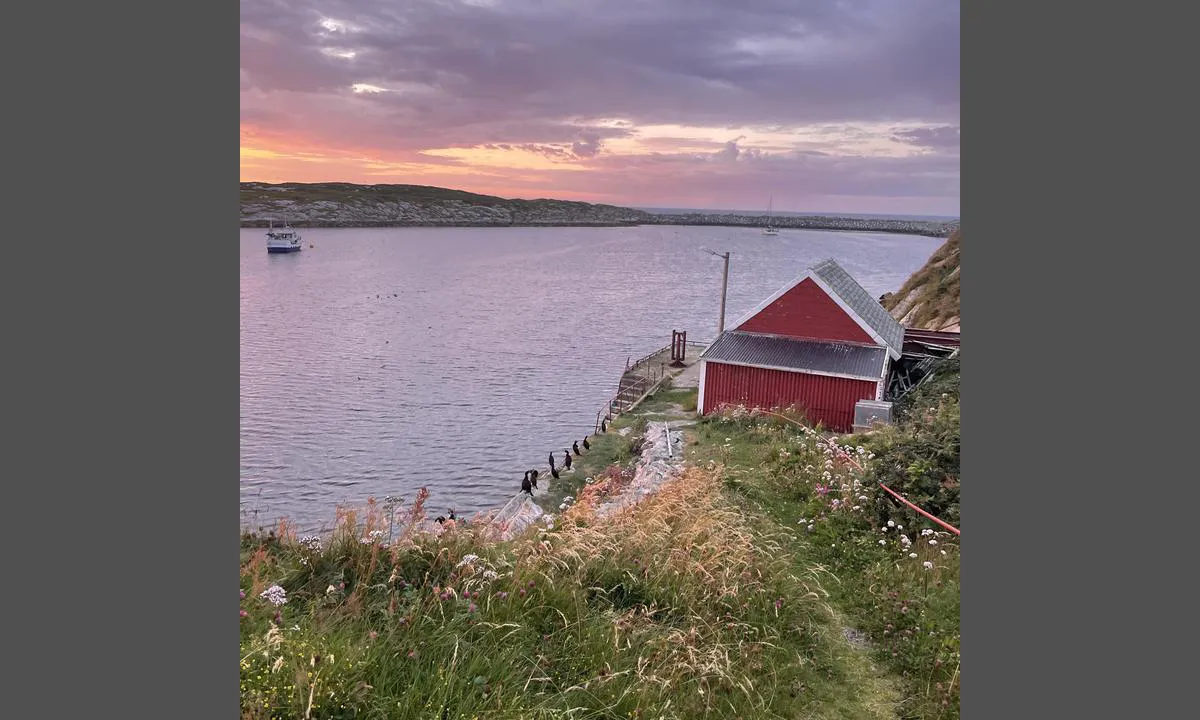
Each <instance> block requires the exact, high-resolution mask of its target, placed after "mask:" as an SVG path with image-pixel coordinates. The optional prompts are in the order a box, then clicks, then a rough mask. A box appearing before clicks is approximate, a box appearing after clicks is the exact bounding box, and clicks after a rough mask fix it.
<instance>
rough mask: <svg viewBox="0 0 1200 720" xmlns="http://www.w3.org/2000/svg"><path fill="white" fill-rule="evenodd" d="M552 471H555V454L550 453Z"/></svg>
mask: <svg viewBox="0 0 1200 720" xmlns="http://www.w3.org/2000/svg"><path fill="white" fill-rule="evenodd" d="M550 469H551V470H553V469H554V453H550Z"/></svg>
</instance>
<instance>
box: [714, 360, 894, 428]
mask: <svg viewBox="0 0 1200 720" xmlns="http://www.w3.org/2000/svg"><path fill="white" fill-rule="evenodd" d="M875 389H876V384H875V383H874V382H872V381H870V380H851V379H849V378H839V377H829V376H828V375H809V374H807V373H800V372H788V371H785V370H767V369H765V368H757V367H748V366H745V365H727V364H725V363H719V362H713V361H711V360H710V361H708V362H706V363H705V370H704V407H703V408H702V410H701V412H702V413H704V414H707V413H709V412H712V411H713V410H716V409H718V408H719V407H720V406H721V405H723V404H729V405H745V406H746V407H759V408H763V409H769V408H772V407H781V408H782V407H788V406H789V405H795V406H796V407H799V408H802V409H804V411H805V412H807V413H808V419H809V420H810V421H811V422H814V423H816V422H820V423H823V424H824V425H825V427H827V428H829V429H830V430H833V431H835V432H850V430H851V429H852V428H853V425H854V404H855V403H857V402H858V401H859V400H874V399H875Z"/></svg>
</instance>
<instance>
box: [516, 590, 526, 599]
mask: <svg viewBox="0 0 1200 720" xmlns="http://www.w3.org/2000/svg"><path fill="white" fill-rule="evenodd" d="M517 597H525V588H521V591H520V592H518V593H517Z"/></svg>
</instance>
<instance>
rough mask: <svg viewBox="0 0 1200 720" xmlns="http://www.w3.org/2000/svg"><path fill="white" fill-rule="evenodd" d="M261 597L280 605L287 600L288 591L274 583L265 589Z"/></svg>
mask: <svg viewBox="0 0 1200 720" xmlns="http://www.w3.org/2000/svg"><path fill="white" fill-rule="evenodd" d="M259 597H261V598H262V599H263V600H266V601H267V602H269V603H271V604H272V605H275V606H276V607H278V606H280V605H283V604H284V603H286V602H287V591H286V590H284V589H283V588H281V587H279V586H278V585H272V586H271V587H269V588H267V589H266V590H263V591H262V594H261V595H259Z"/></svg>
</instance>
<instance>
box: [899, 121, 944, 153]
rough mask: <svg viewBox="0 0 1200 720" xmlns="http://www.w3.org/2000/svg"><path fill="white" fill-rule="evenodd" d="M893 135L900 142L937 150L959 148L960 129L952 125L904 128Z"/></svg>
mask: <svg viewBox="0 0 1200 720" xmlns="http://www.w3.org/2000/svg"><path fill="white" fill-rule="evenodd" d="M892 137H893V138H894V139H895V140H898V141H900V142H905V143H910V144H912V145H918V146H921V147H926V148H933V149H937V150H947V149H955V150H957V149H958V147H959V129H958V127H957V126H952V125H943V126H941V127H930V128H914V129H912V130H903V131H901V132H898V133H896V134H895V135H893V136H892Z"/></svg>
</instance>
